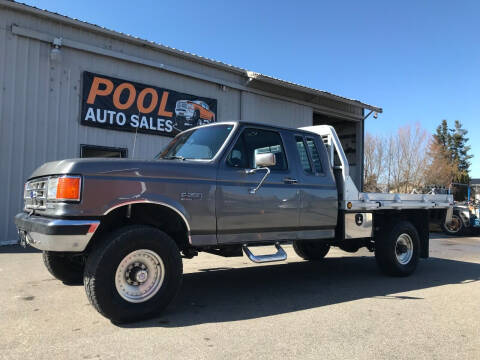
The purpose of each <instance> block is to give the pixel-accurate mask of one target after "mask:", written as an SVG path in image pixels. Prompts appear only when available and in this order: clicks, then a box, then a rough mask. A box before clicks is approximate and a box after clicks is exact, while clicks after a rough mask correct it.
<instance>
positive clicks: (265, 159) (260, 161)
mask: <svg viewBox="0 0 480 360" xmlns="http://www.w3.org/2000/svg"><path fill="white" fill-rule="evenodd" d="M276 163H277V161H276V159H275V154H272V153H266V154H255V165H256V166H257V167H270V166H275V164H276Z"/></svg>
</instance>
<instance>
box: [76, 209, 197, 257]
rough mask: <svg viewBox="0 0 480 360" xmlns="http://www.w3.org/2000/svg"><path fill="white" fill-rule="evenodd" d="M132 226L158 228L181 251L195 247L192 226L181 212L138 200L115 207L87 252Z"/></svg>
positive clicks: (107, 212) (101, 225) (105, 216)
mask: <svg viewBox="0 0 480 360" xmlns="http://www.w3.org/2000/svg"><path fill="white" fill-rule="evenodd" d="M132 224H144V225H150V226H153V227H156V228H158V229H160V230H162V231H164V232H165V233H167V234H168V235H169V236H170V237H171V238H172V239H173V240H174V241H175V242H176V243H177V245H178V248H179V249H180V250H183V249H185V248H187V247H188V246H189V245H190V244H191V235H190V231H191V230H190V223H189V220H188V217H187V216H186V215H185V213H184V212H182V211H181V210H180V209H178V208H177V207H175V206H174V205H172V204H169V203H166V202H163V201H151V200H136V201H127V202H122V203H118V204H116V205H114V206H111V207H110V208H109V209H108V210H107V211H105V213H104V214H103V216H102V217H101V218H100V226H99V228H98V230H97V232H96V233H95V235H94V237H92V239H91V241H90V243H89V244H88V247H87V249H86V250H87V251H88V250H89V249H90V248H91V247H92V246H93V244H94V243H95V242H96V241H98V240H99V239H100V238H102V237H103V235H104V234H106V233H108V232H110V231H112V230H113V229H115V228H118V227H120V226H125V225H132Z"/></svg>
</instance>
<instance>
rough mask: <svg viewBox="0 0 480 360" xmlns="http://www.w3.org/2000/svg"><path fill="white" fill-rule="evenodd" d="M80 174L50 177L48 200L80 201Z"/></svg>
mask: <svg viewBox="0 0 480 360" xmlns="http://www.w3.org/2000/svg"><path fill="white" fill-rule="evenodd" d="M80 189H81V178H80V176H61V177H51V178H50V179H48V189H47V200H56V201H79V200H80Z"/></svg>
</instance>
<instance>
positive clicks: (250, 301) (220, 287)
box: [121, 257, 480, 328]
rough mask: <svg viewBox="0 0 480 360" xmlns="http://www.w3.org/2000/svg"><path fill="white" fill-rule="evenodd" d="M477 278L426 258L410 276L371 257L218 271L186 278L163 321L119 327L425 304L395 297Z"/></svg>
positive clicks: (470, 267)
mask: <svg viewBox="0 0 480 360" xmlns="http://www.w3.org/2000/svg"><path fill="white" fill-rule="evenodd" d="M479 280H480V264H476V263H469V262H462V261H454V260H446V259H440V258H430V259H428V260H422V261H421V262H420V264H419V267H418V269H417V271H416V272H415V274H414V275H412V276H410V277H408V278H391V277H387V276H384V275H382V274H381V273H379V271H378V269H377V266H376V264H375V260H374V258H373V257H331V258H326V259H324V261H322V262H317V263H309V262H295V263H287V264H285V263H282V264H280V265H269V266H255V267H246V268H237V269H225V270H223V269H216V271H202V272H196V273H191V274H185V275H184V281H183V286H182V289H181V291H180V293H179V295H178V297H177V299H176V300H175V301H174V304H173V305H171V306H170V307H169V308H168V309H167V310H166V312H164V313H163V315H162V316H161V317H160V318H157V319H152V320H148V321H144V322H138V323H133V324H127V325H121V326H122V327H126V328H137V327H140V328H143V327H157V326H160V327H184V326H192V325H198V324H204V323H215V322H226V321H238V320H246V319H254V318H262V317H266V316H271V315H278V314H284V313H290V312H295V311H301V310H306V309H311V308H317V307H321V306H326V305H332V304H338V303H343V302H347V301H354V300H359V299H364V298H376V299H384V300H385V301H408V302H410V301H415V302H417V301H422V300H423V297H422V295H421V294H420V295H417V296H403V295H398V296H397V295H395V294H398V293H402V292H406V291H412V290H421V289H427V288H431V287H436V286H442V285H448V284H462V283H467V282H473V281H479ZM386 304H387V303H386Z"/></svg>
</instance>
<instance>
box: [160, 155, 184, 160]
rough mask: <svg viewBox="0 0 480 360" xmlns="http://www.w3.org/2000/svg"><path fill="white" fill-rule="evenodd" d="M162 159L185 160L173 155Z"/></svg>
mask: <svg viewBox="0 0 480 360" xmlns="http://www.w3.org/2000/svg"><path fill="white" fill-rule="evenodd" d="M162 159H165V160H185V159H186V158H185V157H183V156H179V155H173V156H167V157H163V158H162Z"/></svg>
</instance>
